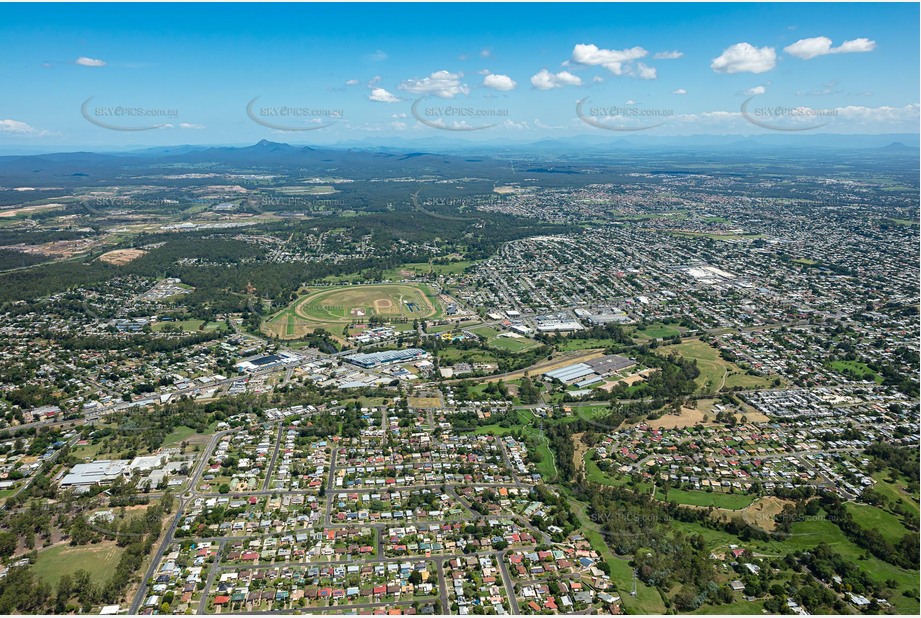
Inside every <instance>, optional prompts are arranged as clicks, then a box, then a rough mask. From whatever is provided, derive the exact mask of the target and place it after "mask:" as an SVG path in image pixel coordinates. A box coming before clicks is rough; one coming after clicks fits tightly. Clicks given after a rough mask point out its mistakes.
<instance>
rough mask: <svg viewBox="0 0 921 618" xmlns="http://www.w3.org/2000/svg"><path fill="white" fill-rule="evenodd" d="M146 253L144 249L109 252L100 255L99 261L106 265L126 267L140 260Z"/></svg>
mask: <svg viewBox="0 0 921 618" xmlns="http://www.w3.org/2000/svg"><path fill="white" fill-rule="evenodd" d="M145 253H147V252H146V251H144V250H143V249H116V250H115V251H108V252H106V253H103V254H102V255H100V256H99V261H100V262H105V263H106V264H115V265H116V266H124V265H125V264H127V263H128V262H132V261H134V260H136V259H138V258H139V257H141V256H142V255H144V254H145Z"/></svg>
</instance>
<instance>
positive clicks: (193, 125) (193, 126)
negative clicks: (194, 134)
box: [179, 122, 205, 129]
mask: <svg viewBox="0 0 921 618" xmlns="http://www.w3.org/2000/svg"><path fill="white" fill-rule="evenodd" d="M179 128H180V129H204V128H205V125H203V124H196V123H194V122H180V123H179Z"/></svg>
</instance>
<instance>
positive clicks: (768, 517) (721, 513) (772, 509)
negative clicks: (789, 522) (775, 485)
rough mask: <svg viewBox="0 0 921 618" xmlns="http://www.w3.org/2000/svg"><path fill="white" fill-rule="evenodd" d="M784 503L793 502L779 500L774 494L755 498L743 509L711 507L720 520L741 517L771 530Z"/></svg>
mask: <svg viewBox="0 0 921 618" xmlns="http://www.w3.org/2000/svg"><path fill="white" fill-rule="evenodd" d="M786 504H793V503H792V502H790V501H789V500H781V499H780V498H776V497H774V496H766V497H764V498H760V499H758V500H755V501H754V502H752V503H751V504H750V505H748V506H747V507H745V508H744V509H741V510H738V511H731V510H728V509H713V516H714V517H716V518H717V519H719V520H721V521H730V520H731V519H732V518H733V517H739V516H741V517H742V521H744V522H745V523H747V524H750V525H752V526H755V527H756V528H760V529H762V530H764V531H766V532H773V531H774V528H776V527H777V522H776V521H774V517H775V516H776V515H780V513H781V512H782V511H783V507H784V505H786Z"/></svg>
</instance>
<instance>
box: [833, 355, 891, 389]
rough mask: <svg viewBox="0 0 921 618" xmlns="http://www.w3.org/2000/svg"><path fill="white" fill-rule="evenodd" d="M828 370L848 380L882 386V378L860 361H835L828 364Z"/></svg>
mask: <svg viewBox="0 0 921 618" xmlns="http://www.w3.org/2000/svg"><path fill="white" fill-rule="evenodd" d="M828 368H829V369H831V370H832V371H836V372H838V373H840V374H841V375H843V376H844V377H846V378H847V379H849V380H866V381H873V382H876V383H877V384H882V382H883V376H881V375H879V374H878V373H876V372H875V371H873V370H872V369H870V368H869V367H868V366H867V364H866V363H862V362H860V361H848V360H837V361H831V362H830V363H828Z"/></svg>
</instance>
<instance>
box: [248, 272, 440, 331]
mask: <svg viewBox="0 0 921 618" xmlns="http://www.w3.org/2000/svg"><path fill="white" fill-rule="evenodd" d="M441 314H442V309H441V304H440V303H439V301H438V299H437V295H436V294H435V292H434V291H432V289H431V288H429V287H428V286H427V285H423V284H380V285H353V286H345V287H335V288H321V289H317V290H312V291H310V292H308V293H307V294H305V295H304V296H301V297H300V298H298V299H297V300H295V301H294V302H293V303H291V304H290V305H289V306H288V307H286V308H285V309H282V310H281V311H279V312H278V313H276V314H274V315H273V316H271V317H269V318H268V319H267V320H266V321H265V323H264V324H263V330H264V331H266V332H267V333H270V334H272V335H277V336H278V337H280V338H282V339H296V338H299V337H303V336H304V335H305V334H307V333H310V332H312V331H314V330H316V329H318V328H324V329H326V330H328V331H330V333H331V334H333V335H339V334H340V333H341V331H342V328H343V327H345V326H348V325H349V324H352V323H362V322H364V321H366V320H367V319H368V318H370V317H372V316H378V317H382V318H385V319H388V318H405V319H408V320H414V319H420V320H421V319H429V318H438V317H440V316H441Z"/></svg>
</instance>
